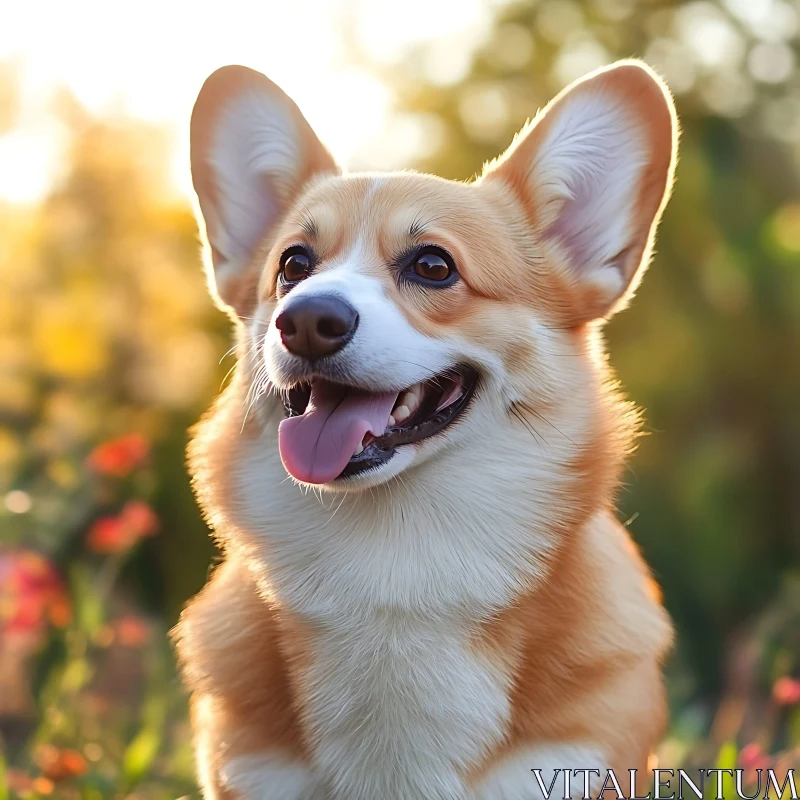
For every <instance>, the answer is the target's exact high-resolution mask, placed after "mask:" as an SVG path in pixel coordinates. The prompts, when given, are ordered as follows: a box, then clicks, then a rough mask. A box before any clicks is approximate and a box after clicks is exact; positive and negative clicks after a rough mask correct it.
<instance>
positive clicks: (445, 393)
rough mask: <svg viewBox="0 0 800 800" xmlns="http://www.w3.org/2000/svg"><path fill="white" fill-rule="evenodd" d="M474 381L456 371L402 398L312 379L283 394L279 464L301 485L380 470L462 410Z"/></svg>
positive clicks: (468, 372)
mask: <svg viewBox="0 0 800 800" xmlns="http://www.w3.org/2000/svg"><path fill="white" fill-rule="evenodd" d="M477 383H478V373H477V372H476V371H475V370H474V369H472V368H471V367H467V366H459V367H456V368H454V369H450V370H447V371H446V372H443V373H441V374H439V375H435V376H434V377H432V378H430V379H428V380H426V381H424V382H422V383H416V384H414V385H413V386H409V387H408V388H407V389H404V390H403V391H401V392H370V391H366V390H364V389H359V388H355V387H352V386H345V385H343V384H339V383H334V382H332V381H328V380H325V379H324V378H315V379H314V380H312V381H311V382H309V383H302V384H298V385H297V386H295V387H293V388H292V389H289V390H288V391H285V392H283V393H282V399H283V405H284V408H285V410H286V415H287V419H285V420H283V422H281V425H280V431H279V445H280V454H281V460H282V461H283V464H284V466H285V467H286V470H287V471H288V472H289V474H290V475H292V476H293V477H295V478H297V480H300V481H303V482H304V483H328V482H330V481H333V480H336V479H337V478H347V477H350V476H353V475H357V474H358V473H360V472H364V471H366V470H368V469H371V468H373V467H377V466H380V465H382V464H384V463H386V462H387V461H388V460H389V459H390V458H391V457H392V456H393V455H394V453H395V450H396V449H397V448H398V447H400V446H401V445H405V444H413V443H415V442H420V441H422V440H423V439H427V438H429V437H431V436H434V435H435V434H437V433H440V432H441V431H443V430H444V429H445V428H446V427H447V426H448V425H450V424H451V423H452V422H453V421H454V420H455V419H456V418H457V417H458V416H459V414H460V413H461V412H462V411H463V410H464V409H465V408H466V406H467V404H468V403H469V401H470V399H471V398H472V395H473V394H474V392H475V387H476V386H477Z"/></svg>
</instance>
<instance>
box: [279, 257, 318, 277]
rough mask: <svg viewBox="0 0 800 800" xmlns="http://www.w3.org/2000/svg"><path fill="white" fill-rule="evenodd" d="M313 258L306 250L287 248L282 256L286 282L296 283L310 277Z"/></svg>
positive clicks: (282, 270)
mask: <svg viewBox="0 0 800 800" xmlns="http://www.w3.org/2000/svg"><path fill="white" fill-rule="evenodd" d="M310 271H311V259H310V258H309V257H308V253H306V252H305V251H304V250H287V251H286V252H285V253H284V254H283V256H281V275H282V276H283V280H284V281H285V282H286V283H296V282H297V281H302V280H303V278H307V277H308V273H309V272H310Z"/></svg>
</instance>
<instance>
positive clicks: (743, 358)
mask: <svg viewBox="0 0 800 800" xmlns="http://www.w3.org/2000/svg"><path fill="white" fill-rule="evenodd" d="M256 8H258V11H256V10H254V9H256ZM3 17H4V22H3V26H2V28H0V754H2V758H0V800H7V799H8V798H16V797H46V796H52V797H58V798H85V799H86V800H99V799H100V798H129V799H130V800H132V799H133V798H138V799H139V800H150V799H152V800H161V799H162V798H175V797H178V796H183V795H185V796H196V789H195V786H194V781H193V776H192V756H191V752H190V748H189V734H188V727H187V722H186V703H185V698H184V696H183V693H182V691H181V690H180V687H179V685H178V683H177V681H176V678H175V672H174V666H173V660H172V654H171V650H170V647H169V644H168V640H167V637H166V634H167V631H168V629H169V628H170V626H171V625H172V624H173V623H174V622H175V620H176V617H177V615H178V613H179V612H180V609H181V607H182V605H183V603H184V602H185V601H186V599H187V598H188V597H189V596H190V595H191V594H192V593H194V592H195V591H197V590H198V589H199V588H200V587H201V586H202V584H203V582H204V581H205V579H206V576H207V574H208V569H209V565H210V564H211V563H212V562H213V559H214V553H213V551H212V547H211V544H210V542H209V539H208V536H207V530H206V528H205V525H204V523H203V521H202V520H201V518H200V516H199V513H198V511H197V508H196V506H195V504H194V500H193V498H192V494H191V490H190V487H189V483H188V479H187V475H186V472H185V468H184V448H185V444H186V439H187V428H189V427H190V426H191V425H192V424H193V423H194V422H195V421H196V420H197V419H198V417H199V415H200V414H201V413H202V412H203V410H204V409H205V408H206V407H207V406H208V404H209V402H210V400H211V398H212V397H213V396H214V395H215V394H216V393H217V392H218V391H219V389H220V386H221V384H222V382H223V380H224V379H225V375H226V373H227V372H228V370H229V369H230V368H231V367H232V365H233V357H232V356H230V355H228V356H226V352H227V351H228V348H229V347H230V345H231V344H232V342H231V341H230V325H229V323H228V320H227V318H225V317H224V316H223V315H222V314H221V313H220V312H218V311H217V310H215V308H214V307H213V306H212V304H211V302H210V300H209V299H208V296H207V292H206V287H205V284H204V277H203V273H202V270H201V267H200V260H199V245H198V235H197V230H196V226H195V223H194V220H193V216H192V210H191V202H192V195H191V188H190V180H189V169H188V151H187V128H188V118H189V114H190V111H191V106H192V103H193V102H194V98H195V97H196V94H197V91H198V90H199V88H200V85H201V84H202V81H203V80H204V79H205V77H206V76H207V75H208V74H209V73H210V72H211V71H212V70H213V69H215V68H216V67H218V66H221V65H222V64H225V63H243V64H246V65H248V66H250V67H253V68H255V69H259V70H262V71H264V72H266V73H268V74H269V75H270V77H272V78H273V79H274V80H276V81H277V82H278V83H280V84H281V85H282V86H283V88H284V89H286V91H287V92H288V93H289V94H290V95H292V96H293V97H294V98H295V100H296V101H297V102H298V104H299V105H300V107H301V108H302V109H303V111H304V112H305V114H306V116H307V117H308V119H309V121H310V122H311V124H312V125H313V126H314V127H315V128H316V130H317V131H318V133H319V134H320V136H321V138H322V139H323V140H324V141H325V142H326V143H327V144H328V146H329V147H330V149H331V150H332V152H333V153H334V154H335V155H336V156H337V158H338V159H339V160H340V161H341V162H342V163H343V164H345V165H346V166H347V167H348V168H349V169H351V170H359V169H392V168H398V167H416V168H419V169H423V170H429V171H433V172H436V173H439V174H441V175H444V176H446V177H450V178H457V179H469V178H470V177H471V176H473V175H474V174H475V173H476V172H479V171H480V169H481V165H482V163H483V162H484V161H485V160H487V159H489V158H491V157H493V156H495V155H496V154H498V153H499V152H500V151H501V150H503V149H504V148H505V147H506V146H507V145H508V144H509V142H510V140H511V137H512V136H513V134H514V132H515V131H516V130H517V129H518V128H519V127H520V126H521V125H522V124H523V123H524V122H525V120H526V119H527V118H528V117H530V116H532V115H534V114H535V112H536V110H537V109H538V108H539V107H541V106H542V105H544V103H546V102H547V100H548V99H549V98H550V97H551V96H552V95H553V94H554V93H555V92H557V91H558V90H559V89H560V88H562V87H563V86H564V85H565V84H566V83H567V82H569V81H570V80H572V79H574V78H577V77H579V76H581V75H582V74H584V73H585V72H587V71H588V70H591V69H594V68H595V67H598V66H601V65H603V64H607V63H609V62H610V61H612V60H614V59H616V58H619V57H627V56H638V57H642V58H644V59H646V60H647V61H648V62H649V63H650V64H651V65H652V66H653V67H655V68H656V69H657V70H658V71H659V72H661V74H663V75H664V77H665V78H666V79H667V81H668V82H669V84H670V86H671V87H672V89H673V91H674V92H675V95H676V100H677V104H678V109H679V113H680V115H681V118H682V123H683V139H682V145H681V160H680V165H679V169H678V183H677V189H676V191H675V194H674V196H673V200H672V202H671V204H670V206H669V208H668V210H667V212H666V215H665V217H664V221H663V225H662V227H661V234H660V237H659V242H658V252H657V255H656V258H655V260H654V263H653V266H652V268H651V270H650V273H649V274H648V276H647V278H646V279H645V281H644V283H643V285H642V288H641V289H640V291H639V294H638V298H637V300H636V302H635V303H634V304H633V306H632V307H631V309H630V310H628V311H626V312H624V313H623V314H620V315H619V316H618V317H617V318H615V319H614V320H613V321H612V322H611V324H610V325H609V326H608V339H609V344H610V350H611V360H612V363H613V365H614V366H615V367H616V369H617V371H618V373H619V377H620V379H621V381H622V383H623V385H624V387H625V388H626V390H627V392H628V393H629V395H630V396H631V397H632V399H634V400H635V401H636V402H637V403H638V404H640V405H641V406H643V407H644V408H645V409H646V419H647V426H646V433H647V435H646V436H645V437H644V438H643V439H642V440H641V441H640V445H639V449H638V452H637V453H636V455H635V457H634V458H633V460H632V461H631V464H630V468H629V469H628V471H627V473H626V476H625V485H624V487H623V490H622V492H621V495H620V497H621V507H620V517H621V519H622V520H623V521H624V522H625V523H626V524H627V525H628V527H629V529H630V531H631V533H632V535H633V537H634V538H635V540H636V541H637V542H638V544H639V545H640V546H641V548H642V550H643V551H644V554H645V556H646V558H647V560H648V561H649V563H650V564H651V566H652V568H653V571H654V573H655V575H656V577H657V579H658V580H659V582H660V583H661V585H662V587H663V590H664V598H665V603H666V605H667V607H668V609H669V611H670V612H671V614H672V616H673V618H674V619H675V622H676V625H677V630H678V640H677V645H676V648H675V651H674V653H673V655H672V657H671V659H670V662H669V665H668V685H669V693H670V702H671V707H672V722H671V728H670V730H669V732H668V734H667V736H666V738H665V740H664V741H663V743H662V745H661V747H660V749H659V754H658V757H659V761H660V763H661V765H662V766H666V767H681V766H687V767H689V766H692V765H695V766H697V765H701V766H706V767H712V766H723V767H732V766H734V765H737V764H738V765H740V766H743V767H744V768H746V769H748V770H750V771H751V773H749V774H753V773H752V770H754V769H756V768H758V767H765V766H775V767H777V768H779V769H785V768H787V767H788V766H795V767H800V750H799V749H798V748H800V193H799V192H798V188H799V187H800V68H799V67H798V55H800V53H799V52H798V29H799V28H800V2H798V0H718V1H716V0H714V1H712V0H693V1H692V2H667V1H666V0H663V1H662V0H648V1H647V2H635V1H634V0H518V1H516V2H515V1H514V0H510V1H509V2H503V1H502V0H451V1H450V2H447V1H446V0H404V2H403V3H402V4H397V3H391V2H389V0H327V2H323V0H320V1H319V2H313V0H304V1H302V2H296V3H294V4H290V3H281V2H278V0H268V2H264V3H260V4H258V6H252V7H251V4H249V3H245V2H239V0H227V2H225V3H224V4H220V5H219V6H218V7H217V8H216V9H215V11H214V13H213V14H207V13H206V12H205V11H198V6H197V5H196V4H195V5H194V6H192V5H190V4H188V3H183V2H174V3H164V2H155V1H154V0H142V2H139V3H136V4H135V5H131V4H112V3H100V2H80V1H79V0H74V1H73V2H71V3H61V4H57V3H41V2H29V3H16V4H14V5H13V7H8V8H6V9H4V11H3ZM731 796H732V795H731ZM376 800H377V799H376Z"/></svg>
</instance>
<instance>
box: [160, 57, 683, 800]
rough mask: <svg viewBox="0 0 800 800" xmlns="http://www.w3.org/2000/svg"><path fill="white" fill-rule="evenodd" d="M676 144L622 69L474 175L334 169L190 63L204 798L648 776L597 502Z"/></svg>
mask: <svg viewBox="0 0 800 800" xmlns="http://www.w3.org/2000/svg"><path fill="white" fill-rule="evenodd" d="M677 138H678V124H677V119H676V115H675V110H674V106H673V102H672V99H671V96H670V93H669V91H668V89H667V87H666V86H665V85H664V83H663V82H662V81H661V79H660V78H659V77H658V76H657V75H656V74H655V73H654V72H653V71H652V70H651V69H650V68H649V67H647V66H646V65H645V64H643V63H641V62H638V61H621V62H617V63H615V64H613V65H612V66H610V67H608V68H604V69H601V70H599V71H597V72H594V73H592V74H591V75H588V76H587V77H585V78H584V79H582V80H580V81H577V82H576V83H574V84H572V85H571V86H569V87H568V88H567V89H565V90H564V91H563V92H561V93H560V94H559V95H558V96H557V97H556V98H555V99H554V100H553V101H552V102H551V103H550V104H549V105H548V106H547V107H546V108H545V109H544V110H542V111H541V112H540V113H539V114H538V115H537V116H536V117H535V119H533V121H532V122H529V123H528V124H527V125H526V126H525V127H524V128H523V129H522V131H521V132H520V133H519V134H518V135H517V136H516V138H515V139H514V141H513V143H512V144H511V146H510V148H509V149H508V151H507V152H506V153H505V154H503V155H501V156H500V157H499V158H497V159H496V160H495V161H493V162H491V163H489V164H487V165H486V167H485V169H484V171H483V173H482V175H481V176H480V177H479V178H477V179H476V180H474V181H471V182H468V183H461V182H454V181H449V180H444V179H441V178H438V177H434V176H431V175H425V174H418V173H415V172H400V173H391V174H378V173H363V174H343V173H342V171H341V170H340V169H339V167H338V166H337V165H336V162H335V161H334V159H333V158H332V157H331V155H330V154H329V152H328V151H327V150H326V149H325V147H324V146H323V144H322V143H321V142H320V140H319V139H318V138H317V136H316V135H315V134H314V132H313V130H312V129H311V127H310V125H309V124H308V122H307V121H306V119H305V118H304V117H303V115H302V114H301V112H300V110H299V109H298V107H297V106H296V105H295V104H294V102H293V101H292V100H291V99H290V98H289V97H288V96H287V95H286V94H284V93H283V91H281V89H279V88H278V87H277V86H276V85H275V84H273V83H272V82H271V81H270V80H268V79H267V78H266V77H265V76H263V75H261V74H260V73H257V72H254V71H252V70H250V69H247V68H245V67H240V66H228V67H223V68H222V69H220V70H218V71H217V72H215V73H213V74H212V75H211V76H210V77H209V78H208V80H207V81H206V83H205V84H204V85H203V87H202V90H201V91H200V94H199V97H198V99H197V102H196V105H195V107H194V111H193V113H192V120H191V169H192V177H193V183H194V187H195V190H196V194H197V199H198V201H199V210H198V218H199V221H200V225H201V228H203V227H204V231H205V238H206V240H207V245H208V247H207V255H208V258H207V264H208V274H209V284H210V286H211V291H212V294H213V296H214V298H215V299H216V301H217V303H218V304H219V305H220V306H221V307H222V308H223V309H225V310H226V311H227V312H228V313H229V314H230V316H231V318H232V319H233V321H234V323H235V329H236V337H237V349H238V362H237V368H236V370H235V375H234V377H233V378H232V380H231V382H230V384H229V385H228V386H227V388H226V389H225V390H224V392H223V393H222V395H221V396H220V397H219V398H218V400H217V401H216V402H215V403H214V405H213V408H212V409H211V411H209V412H208V414H207V415H206V416H205V417H204V418H203V420H202V421H201V422H200V423H199V425H198V426H197V428H196V429H195V431H194V434H193V439H192V441H191V444H190V446H189V465H190V471H191V474H192V476H193V486H194V489H195V492H196V496H197V498H198V501H199V504H200V506H201V507H202V509H203V510H204V513H205V515H206V518H207V520H208V523H209V525H210V526H211V528H212V529H213V531H214V535H215V536H216V538H217V540H218V541H219V544H220V546H221V549H222V551H223V554H224V557H223V561H222V563H221V564H220V565H219V566H218V567H217V568H216V569H215V571H214V572H213V574H212V576H211V579H210V581H209V582H208V584H207V585H206V587H205V588H204V589H203V590H202V591H201V592H200V594H199V595H198V596H197V597H195V598H194V599H193V600H192V601H191V602H190V603H189V604H188V606H187V608H186V609H185V611H184V613H183V614H182V617H181V619H180V621H179V623H178V626H177V628H176V630H175V632H174V636H175V642H176V648H177V653H178V658H179V663H180V667H181V674H182V677H183V680H184V682H185V684H186V686H187V687H188V691H189V692H190V695H191V717H192V729H193V735H194V741H195V749H196V758H197V771H198V776H199V782H200V784H201V786H202V791H203V794H204V797H205V798H207V799H208V800H212V799H213V800H222V799H223V798H224V799H225V800H262V798H263V799H265V800H266V799H270V800H323V798H324V799H325V800H528V799H529V798H539V797H546V796H550V795H549V790H548V787H551V786H552V785H553V784H554V783H555V780H556V778H558V776H559V775H561V774H562V772H560V771H561V770H573V771H574V770H590V772H588V773H586V772H584V773H583V778H581V777H580V775H578V774H577V773H575V774H574V775H573V776H572V778H570V777H569V774H568V773H563V774H567V778H565V779H564V784H565V785H564V786H563V787H562V786H561V782H560V778H559V783H558V784H557V785H556V786H554V787H553V789H552V796H553V797H561V796H562V795H563V796H572V797H582V796H583V795H584V792H592V793H596V792H597V791H598V790H599V779H598V777H597V775H595V772H591V771H592V770H594V771H596V772H597V773H598V774H599V775H606V774H607V773H606V770H608V769H613V770H614V771H615V774H616V775H617V776H619V775H620V774H624V773H625V771H626V770H638V771H639V772H638V773H632V774H633V775H634V777H635V784H636V785H637V786H639V787H643V786H644V785H645V784H646V783H647V782H648V781H647V778H646V776H645V774H644V771H645V770H646V768H647V765H648V758H649V756H650V753H651V750H652V748H653V746H654V745H655V744H656V743H657V741H658V740H659V737H660V736H661V734H662V732H663V729H664V726H665V724H666V714H667V712H666V703H665V692H664V688H663V679H662V661H663V658H664V656H665V653H666V652H667V651H668V649H669V647H670V643H671V636H672V630H671V623H670V621H669V618H668V616H667V614H666V612H665V611H664V609H663V607H662V605H661V602H660V596H659V591H658V589H657V587H656V585H655V583H654V582H653V580H652V578H651V576H650V574H649V571H648V569H647V567H646V566H645V565H644V563H643V561H642V559H641V558H640V556H639V555H638V552H637V550H636V549H635V547H634V546H633V544H632V542H631V540H630V538H629V537H628V535H627V532H626V530H625V529H624V527H623V526H621V525H620V524H619V522H618V521H617V520H616V518H615V508H614V503H615V491H616V488H617V486H618V482H619V481H620V476H621V470H622V467H623V462H624V460H625V458H626V456H627V455H628V454H629V452H630V450H631V448H632V443H633V441H634V438H635V435H636V432H637V423H638V414H637V411H636V410H635V409H634V408H633V407H632V406H631V405H630V404H628V402H626V401H625V400H623V399H621V398H620V396H619V394H618V390H617V389H616V387H615V385H614V383H613V380H612V375H611V370H610V368H609V366H608V364H607V361H606V356H605V354H604V349H603V342H602V327H603V322H604V321H605V320H606V319H608V317H609V316H610V315H611V314H612V313H613V312H615V311H617V310H618V309H620V308H621V307H623V306H624V305H625V304H626V303H627V302H628V301H629V299H630V297H631V295H632V294H633V292H634V289H635V288H636V285H637V283H638V281H639V280H640V278H641V276H642V273H643V272H644V270H645V268H646V266H647V264H648V262H649V260H650V257H651V253H652V250H653V239H654V235H655V230H656V227H657V224H658V222H659V218H660V216H661V214H662V212H663V210H664V207H665V205H666V202H667V199H668V196H669V194H670V190H671V186H672V182H673V173H674V169H675V161H676V151H677ZM584 779H585V780H584ZM540 781H541V782H540ZM584 783H585V785H584ZM567 784H568V785H567ZM545 790H548V791H545Z"/></svg>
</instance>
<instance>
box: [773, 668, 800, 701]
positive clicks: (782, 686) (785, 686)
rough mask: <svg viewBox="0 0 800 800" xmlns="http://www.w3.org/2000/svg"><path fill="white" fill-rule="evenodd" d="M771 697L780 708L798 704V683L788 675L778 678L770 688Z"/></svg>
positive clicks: (799, 699) (799, 696)
mask: <svg viewBox="0 0 800 800" xmlns="http://www.w3.org/2000/svg"><path fill="white" fill-rule="evenodd" d="M772 696H773V698H775V702H776V703H777V704H778V705H780V706H793V705H796V704H797V703H800V681H798V680H795V679H794V678H790V677H789V676H788V675H786V676H784V677H783V678H778V680H777V681H775V684H774V686H773V687H772Z"/></svg>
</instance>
